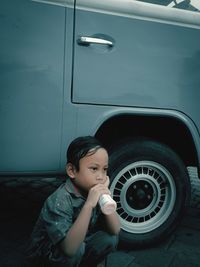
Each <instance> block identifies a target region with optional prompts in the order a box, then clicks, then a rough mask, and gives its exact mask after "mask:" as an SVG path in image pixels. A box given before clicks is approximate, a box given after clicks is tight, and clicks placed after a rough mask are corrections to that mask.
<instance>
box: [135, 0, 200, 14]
mask: <svg viewBox="0 0 200 267" xmlns="http://www.w3.org/2000/svg"><path fill="white" fill-rule="evenodd" d="M138 1H142V2H146V3H151V4H156V5H163V6H167V7H172V8H179V9H184V10H189V11H197V12H199V11H200V1H199V0H138Z"/></svg>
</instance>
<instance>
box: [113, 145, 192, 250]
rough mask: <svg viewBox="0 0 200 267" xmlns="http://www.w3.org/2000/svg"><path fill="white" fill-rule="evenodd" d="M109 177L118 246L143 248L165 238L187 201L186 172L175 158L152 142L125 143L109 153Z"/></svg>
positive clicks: (169, 150)
mask: <svg viewBox="0 0 200 267" xmlns="http://www.w3.org/2000/svg"><path fill="white" fill-rule="evenodd" d="M109 174H110V180H111V185H110V190H111V193H112V195H113V198H114V200H115V201H116V202H117V212H118V214H119V217H120V221H121V233H120V241H121V243H122V244H126V245H128V246H129V247H130V246H131V247H132V246H134V247H138V246H140V247H141V246H142V247H144V246H148V245H152V244H155V243H157V242H160V241H162V240H164V239H165V238H166V237H169V236H170V234H171V233H172V232H173V231H174V229H175V228H176V226H177V224H178V223H179V221H180V218H181V216H182V214H183V211H184V209H185V207H186V206H187V205H189V200H190V181H189V176H188V172H187V169H186V167H185V165H184V163H183V162H182V160H181V159H180V158H179V157H178V155H177V154H176V153H175V152H174V151H173V150H171V149H170V148H169V147H168V146H166V145H164V144H161V143H158V142H155V141H152V140H137V141H126V142H123V144H121V145H118V146H116V147H115V148H114V149H112V150H111V153H110V168H109Z"/></svg>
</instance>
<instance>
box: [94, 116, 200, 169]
mask: <svg viewBox="0 0 200 267" xmlns="http://www.w3.org/2000/svg"><path fill="white" fill-rule="evenodd" d="M96 137H97V138H98V139H99V140H101V141H102V143H103V144H104V145H105V146H106V147H109V146H110V145H113V144H114V143H118V142H119V141H121V140H123V139H126V138H135V137H137V138H138V137H144V138H151V139H154V140H156V141H160V142H162V143H164V144H166V145H168V146H169V147H171V148H172V149H173V150H174V151H175V152H176V153H177V154H178V155H179V156H180V157H181V158H182V160H183V161H184V163H185V165H186V166H192V165H194V166H197V162H198V161H197V152H196V148H195V145H194V142H193V139H192V136H191V133H190V131H189V130H188V128H187V127H186V125H185V124H184V123H182V122H181V121H179V120H177V119H175V118H171V117H151V116H131V115H123V116H116V117H113V118H111V119H109V120H107V121H106V122H104V123H103V124H102V125H101V127H100V128H99V129H98V131H97V132H96Z"/></svg>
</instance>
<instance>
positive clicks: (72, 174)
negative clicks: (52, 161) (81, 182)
mask: <svg viewBox="0 0 200 267" xmlns="http://www.w3.org/2000/svg"><path fill="white" fill-rule="evenodd" d="M75 171H76V169H75V167H74V165H73V164H71V163H67V166H66V173H67V175H68V176H69V177H70V178H72V179H73V178H75Z"/></svg>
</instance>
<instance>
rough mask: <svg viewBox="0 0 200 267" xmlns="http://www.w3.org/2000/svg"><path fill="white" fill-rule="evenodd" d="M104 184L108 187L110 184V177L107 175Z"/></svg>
mask: <svg viewBox="0 0 200 267" xmlns="http://www.w3.org/2000/svg"><path fill="white" fill-rule="evenodd" d="M104 184H105V186H107V187H109V184H110V178H109V176H106V181H105V183H104Z"/></svg>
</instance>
